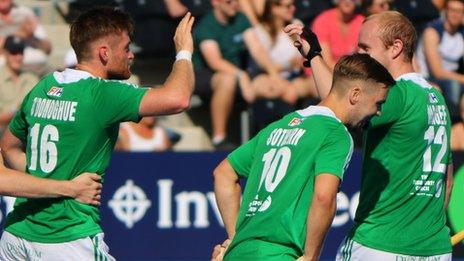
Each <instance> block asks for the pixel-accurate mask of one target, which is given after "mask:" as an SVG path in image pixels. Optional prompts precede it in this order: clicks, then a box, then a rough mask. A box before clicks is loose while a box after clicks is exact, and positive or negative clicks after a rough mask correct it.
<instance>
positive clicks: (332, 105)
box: [318, 93, 347, 124]
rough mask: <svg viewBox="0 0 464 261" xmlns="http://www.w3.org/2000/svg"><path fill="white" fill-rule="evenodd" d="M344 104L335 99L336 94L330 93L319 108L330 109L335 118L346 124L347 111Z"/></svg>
mask: <svg viewBox="0 0 464 261" xmlns="http://www.w3.org/2000/svg"><path fill="white" fill-rule="evenodd" d="M342 103H343V101H341V100H340V99H339V98H337V97H335V94H334V93H329V95H328V96H327V97H326V98H325V99H324V100H322V101H321V102H320V103H319V104H318V106H324V107H327V108H329V109H330V110H331V111H332V112H333V113H334V114H335V117H337V119H339V120H340V121H342V122H343V123H344V124H345V123H346V121H347V109H346V106H344V104H342Z"/></svg>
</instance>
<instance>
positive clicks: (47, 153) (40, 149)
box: [29, 123, 59, 173]
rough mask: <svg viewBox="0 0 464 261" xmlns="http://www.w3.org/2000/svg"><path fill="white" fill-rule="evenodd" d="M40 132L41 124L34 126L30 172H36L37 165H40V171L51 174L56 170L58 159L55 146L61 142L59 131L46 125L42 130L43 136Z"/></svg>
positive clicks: (32, 129) (32, 130)
mask: <svg viewBox="0 0 464 261" xmlns="http://www.w3.org/2000/svg"><path fill="white" fill-rule="evenodd" d="M40 132H41V131H40V124H39V123H36V124H34V126H33V127H32V128H31V133H30V136H31V143H30V144H31V160H30V165H29V170H36V169H37V163H39V165H40V169H41V170H42V171H43V172H44V173H50V172H52V171H53V170H54V169H55V167H56V162H57V158H58V150H57V149H56V144H55V142H57V141H58V140H59V135H58V129H57V128H56V127H55V126H53V125H45V127H43V129H42V135H40ZM39 135H40V143H39Z"/></svg>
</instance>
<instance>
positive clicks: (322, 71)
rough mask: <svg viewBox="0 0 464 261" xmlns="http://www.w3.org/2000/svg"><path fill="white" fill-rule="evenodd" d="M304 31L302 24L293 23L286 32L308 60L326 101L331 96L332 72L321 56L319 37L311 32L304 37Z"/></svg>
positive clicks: (306, 64) (308, 64) (319, 90)
mask: <svg viewBox="0 0 464 261" xmlns="http://www.w3.org/2000/svg"><path fill="white" fill-rule="evenodd" d="M303 29H304V26H303V25H302V24H299V23H293V24H289V25H287V26H286V27H285V28H284V32H285V33H287V35H288V36H289V37H290V38H291V39H292V40H293V44H294V45H295V47H296V48H298V50H299V51H300V53H301V55H302V56H303V57H304V58H306V59H307V62H305V66H306V67H311V68H312V70H313V77H314V82H315V83H316V89H317V92H318V93H319V97H320V98H321V99H324V98H325V97H327V95H329V92H330V89H331V88H332V78H333V75H332V71H331V70H330V68H329V66H328V65H327V63H326V62H325V61H324V59H322V56H321V55H320V53H321V47H320V45H319V41H318V40H317V36H316V35H315V34H314V33H313V32H312V31H311V30H307V31H306V35H303V33H304V30H303ZM302 36H305V37H306V39H303V38H302Z"/></svg>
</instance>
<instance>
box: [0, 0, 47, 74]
mask: <svg viewBox="0 0 464 261" xmlns="http://www.w3.org/2000/svg"><path fill="white" fill-rule="evenodd" d="M8 35H17V36H19V37H21V38H23V39H24V41H25V43H26V49H25V50H24V62H23V67H24V68H23V69H24V70H27V71H31V72H34V73H36V74H39V75H40V74H43V73H45V72H46V71H45V69H46V64H47V59H48V55H49V54H50V52H51V48H52V46H51V43H50V41H49V40H48V39H47V35H46V33H45V30H44V29H43V27H42V26H41V25H40V24H39V20H38V18H37V17H36V16H35V14H34V12H33V11H32V10H30V9H29V8H27V7H25V6H19V5H16V4H14V3H13V1H12V0H1V1H0V42H1V41H3V40H4V39H5V37H7V36H8Z"/></svg>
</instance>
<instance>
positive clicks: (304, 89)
mask: <svg viewBox="0 0 464 261" xmlns="http://www.w3.org/2000/svg"><path fill="white" fill-rule="evenodd" d="M294 13H295V5H294V1H293V0H266V3H265V6H264V12H263V15H262V16H261V17H260V23H259V24H258V25H256V26H255V27H254V31H255V34H256V35H257V36H258V39H259V40H260V42H261V44H262V45H263V47H264V48H265V50H266V52H267V53H268V55H269V56H270V58H271V60H272V62H273V63H274V64H275V66H276V67H277V68H278V69H279V71H280V76H281V77H282V78H283V79H284V81H285V84H278V83H277V84H276V82H275V81H273V79H272V77H271V76H270V75H269V74H266V73H259V74H258V75H257V76H256V77H254V78H253V81H252V84H251V87H252V89H253V92H254V95H255V96H256V97H255V98H259V97H264V98H282V99H283V100H284V101H285V102H287V103H289V104H294V103H295V102H296V99H297V98H298V97H314V96H317V93H316V89H315V86H314V81H313V80H312V79H309V78H306V77H304V76H302V75H301V69H302V63H303V61H302V57H301V55H300V53H299V52H298V50H297V49H296V48H295V47H294V46H293V41H292V40H291V39H290V37H289V36H288V35H287V34H286V33H284V31H283V29H284V27H285V26H286V25H287V24H289V23H292V22H298V20H295V18H294ZM258 70H260V69H258Z"/></svg>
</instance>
